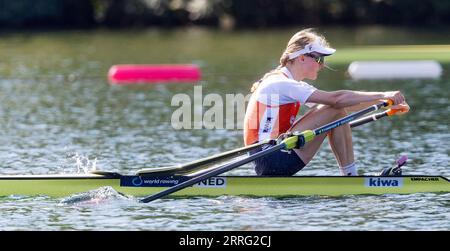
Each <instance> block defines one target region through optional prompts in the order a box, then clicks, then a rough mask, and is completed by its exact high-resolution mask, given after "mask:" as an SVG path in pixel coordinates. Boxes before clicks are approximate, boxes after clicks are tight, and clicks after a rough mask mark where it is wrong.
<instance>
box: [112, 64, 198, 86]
mask: <svg viewBox="0 0 450 251" xmlns="http://www.w3.org/2000/svg"><path fill="white" fill-rule="evenodd" d="M200 75H201V74H200V68H199V67H198V66H197V65H192V64H172V65H168V64H167V65H164V64H161V65H138V64H126V65H113V66H112V67H111V68H110V69H109V72H108V79H109V82H110V83H111V84H119V85H122V84H134V83H162V82H195V81H198V80H200Z"/></svg>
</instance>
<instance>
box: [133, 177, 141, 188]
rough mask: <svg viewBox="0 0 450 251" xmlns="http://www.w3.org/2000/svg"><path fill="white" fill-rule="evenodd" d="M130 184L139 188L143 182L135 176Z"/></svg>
mask: <svg viewBox="0 0 450 251" xmlns="http://www.w3.org/2000/svg"><path fill="white" fill-rule="evenodd" d="M131 183H132V184H133V186H136V187H138V186H141V185H142V183H144V181H142V178H141V177H140V176H137V177H136V178H134V179H133V180H131Z"/></svg>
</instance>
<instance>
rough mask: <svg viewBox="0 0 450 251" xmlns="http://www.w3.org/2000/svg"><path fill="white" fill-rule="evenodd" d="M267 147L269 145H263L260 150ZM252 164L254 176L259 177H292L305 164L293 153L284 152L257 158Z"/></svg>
mask: <svg viewBox="0 0 450 251" xmlns="http://www.w3.org/2000/svg"><path fill="white" fill-rule="evenodd" d="M268 147H271V145H264V146H263V147H262V150H264V149H267V148H268ZM258 151H260V150H258ZM258 151H253V152H251V153H255V152H258ZM253 164H254V166H255V171H256V174H257V175H259V176H292V175H294V174H295V173H297V172H298V171H300V170H302V169H303V167H305V163H303V161H302V159H300V157H299V156H298V155H297V154H296V153H295V152H294V151H284V150H280V151H277V152H274V153H272V154H270V155H268V156H266V157H262V158H259V159H257V160H255V161H254V162H253Z"/></svg>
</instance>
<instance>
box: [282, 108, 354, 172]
mask: <svg viewBox="0 0 450 251" xmlns="http://www.w3.org/2000/svg"><path fill="white" fill-rule="evenodd" d="M346 114H347V113H346V112H345V110H344V109H335V108H332V107H330V106H324V105H320V106H318V107H316V108H313V109H311V110H310V111H309V112H308V113H306V114H305V115H304V116H303V117H302V118H301V119H300V120H299V121H297V122H296V123H295V124H294V125H293V127H292V128H291V129H290V131H304V130H308V129H315V128H318V127H320V126H322V125H324V124H327V123H330V122H332V121H334V120H336V119H339V118H342V117H344V116H345V115H346ZM326 136H327V135H326V134H323V135H318V136H317V137H316V138H315V139H314V140H312V141H311V142H308V143H307V144H306V145H305V146H304V147H303V148H301V149H295V152H296V153H297V154H298V156H299V157H300V158H301V159H302V160H303V162H304V163H305V164H308V163H309V162H310V161H311V159H312V158H313V157H314V155H315V154H316V153H317V151H318V150H319V148H320V146H321V144H322V142H323V140H324V139H325V137H326ZM328 136H329V138H328V140H329V142H330V146H331V149H332V151H333V153H334V155H335V156H336V160H337V162H338V164H339V166H340V167H343V166H347V165H349V164H352V163H353V162H354V155H353V144H352V132H351V129H350V126H349V125H348V124H346V125H343V126H340V127H337V128H335V129H333V130H331V132H330V133H328Z"/></svg>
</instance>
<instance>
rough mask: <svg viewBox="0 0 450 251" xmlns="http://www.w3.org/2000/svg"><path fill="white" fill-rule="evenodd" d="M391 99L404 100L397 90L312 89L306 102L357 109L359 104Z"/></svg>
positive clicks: (365, 104) (399, 102) (398, 101)
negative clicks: (329, 90)
mask: <svg viewBox="0 0 450 251" xmlns="http://www.w3.org/2000/svg"><path fill="white" fill-rule="evenodd" d="M383 99H384V100H385V99H392V100H393V101H394V104H401V103H403V102H405V98H404V97H403V94H401V92H399V91H388V92H361V91H349V90H340V91H331V92H327V91H321V90H316V91H314V92H313V93H312V94H311V96H309V98H308V100H307V102H312V103H318V104H325V105H329V106H332V107H335V108H350V109H351V110H353V109H357V108H358V107H360V106H367V105H370V104H373V103H376V102H379V101H380V100H383Z"/></svg>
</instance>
